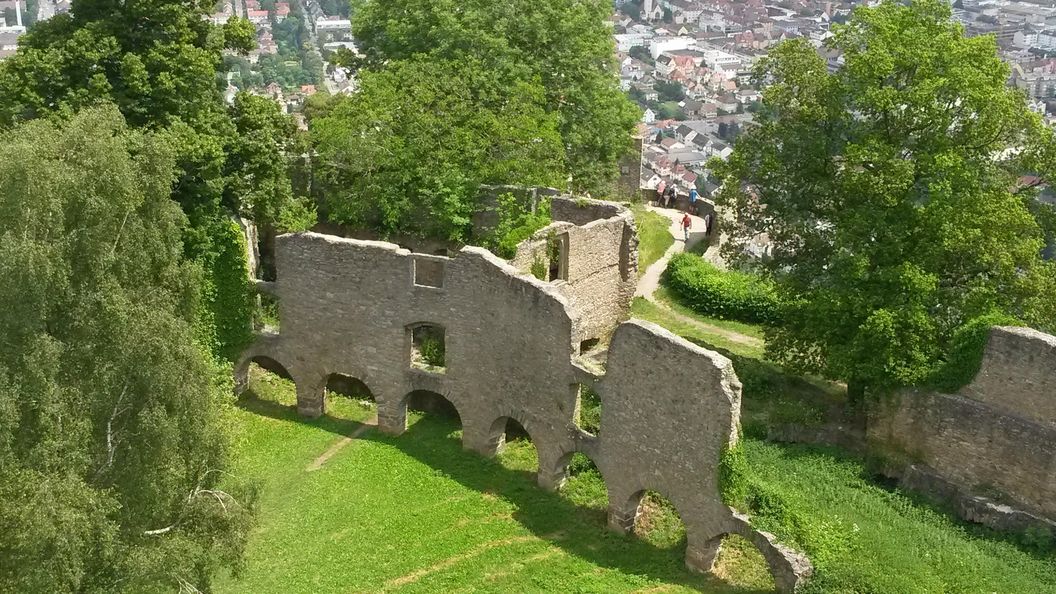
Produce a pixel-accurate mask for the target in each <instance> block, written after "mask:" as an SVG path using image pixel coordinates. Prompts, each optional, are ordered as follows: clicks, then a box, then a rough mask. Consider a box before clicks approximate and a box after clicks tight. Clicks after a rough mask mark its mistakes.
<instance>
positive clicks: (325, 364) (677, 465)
mask: <svg viewBox="0 0 1056 594" xmlns="http://www.w3.org/2000/svg"><path fill="white" fill-rule="evenodd" d="M632 229H633V228H632ZM612 241H613V242H615V238H613V239H612ZM421 258H422V257H421V255H418V254H412V253H411V252H409V251H407V250H404V249H401V248H399V247H398V246H396V245H393V244H388V243H383V242H375V241H362V240H352V239H343V238H338V237H332V236H326V235H320V234H317V233H299V234H294V235H283V236H280V237H279V238H277V240H276V260H277V279H276V281H275V283H274V284H273V285H269V290H273V291H274V292H275V294H277V296H278V298H279V315H280V318H281V333H279V334H268V335H263V336H261V337H260V338H259V339H258V340H257V342H256V343H255V344H254V345H252V346H251V347H250V348H249V349H247V351H246V352H245V353H244V354H243V356H242V357H241V359H240V361H239V362H238V364H237V365H236V369H235V373H236V386H239V387H240V388H244V387H245V385H246V374H247V371H248V368H249V365H250V364H251V363H253V362H255V361H260V362H262V363H265V364H267V365H270V366H271V367H272V368H274V367H275V366H276V365H278V366H281V368H283V369H285V371H286V372H287V373H288V375H289V376H290V377H291V378H292V379H293V381H294V383H295V385H296V388H297V407H298V410H299V411H300V413H301V414H303V415H305V416H309V417H316V416H319V415H321V414H324V413H325V407H326V390H325V386H326V384H327V380H328V378H329V376H330V375H331V374H344V375H348V376H351V377H354V378H357V379H359V380H361V381H362V382H363V383H364V384H366V386H368V387H369V389H370V390H371V392H372V393H373V395H374V397H375V400H376V402H377V406H378V424H379V428H380V429H381V430H383V431H385V432H388V433H391V434H400V433H402V432H404V431H405V429H406V416H407V403H408V399H409V397H410V396H411V394H412V393H414V392H416V391H420V390H426V391H430V392H433V393H436V394H440V395H442V396H443V397H445V398H446V399H447V400H449V401H450V402H451V403H452V404H453V405H454V407H455V408H456V409H457V411H458V414H459V417H460V419H461V422H462V426H463V438H462V439H463V445H464V447H465V448H467V449H469V450H473V451H476V452H479V453H481V454H483V455H485V456H492V455H494V454H495V453H496V452H497V451H498V450H499V449H500V448H501V447H502V445H503V443H504V434H505V429H506V423H507V420H508V419H514V420H516V421H517V422H519V423H520V424H521V425H522V426H523V427H524V428H525V430H526V431H527V432H528V433H529V435H530V437H531V439H532V442H533V443H534V444H535V447H536V449H537V451H538V454H539V473H538V482H539V484H540V486H542V487H543V488H547V489H556V488H558V487H559V486H560V485H561V483H562V482H563V481H564V479H565V476H566V469H567V466H568V463H569V461H570V459H571V457H572V455H573V454H574V453H576V452H582V453H584V454H586V455H588V456H590V457H591V458H592V459H593V460H594V462H595V463H596V464H597V466H598V468H599V469H600V471H601V472H602V474H603V477H604V479H605V483H606V486H607V489H608V491H609V500H610V502H611V505H610V510H609V525H610V526H611V527H613V528H614V529H616V530H621V531H625V530H629V529H630V528H631V527H633V524H634V519H635V516H636V515H637V513H638V504H639V500H640V499H641V496H642V494H643V493H644V491H645V490H647V489H648V490H657V491H659V492H661V493H663V494H664V495H665V496H667V497H668V498H670V499H671V501H672V502H673V503H674V504H675V505H676V507H677V509H678V511H679V514H680V516H681V517H682V519H683V521H684V522H685V524H686V527H687V534H688V543H689V545H688V547H687V551H686V563H687V565H688V566H689V567H690V568H692V569H694V570H698V571H708V570H710V569H711V567H712V564H713V561H714V559H715V556H716V553H717V552H718V549H719V546H720V544H721V539H722V537H723V536H724V535H726V534H740V535H743V536H745V537H746V538H748V539H749V540H750V541H751V542H753V543H755V544H756V546H757V547H759V549H760V550H761V551H762V552H763V555H764V557H765V558H766V559H767V561H768V562H769V564H770V566H771V570H772V572H773V573H774V576H775V581H776V583H777V585H778V586H779V588H780V589H781V590H782V591H784V592H791V591H793V590H794V589H795V588H796V587H797V586H798V585H799V584H800V583H802V581H803V580H804V579H806V577H807V576H809V574H810V571H811V568H810V563H809V561H807V560H806V558H805V557H803V556H802V555H800V554H798V553H796V552H795V551H792V550H790V549H787V548H785V547H783V546H782V545H780V544H779V543H777V542H776V540H775V539H774V537H773V536H772V535H769V534H767V533H764V532H760V531H757V530H754V529H753V528H751V525H750V523H749V521H748V519H747V518H745V517H744V516H741V515H739V514H737V513H736V512H735V511H734V510H732V509H731V508H729V507H727V506H725V505H724V504H723V503H722V499H721V496H720V493H719V484H718V481H719V465H720V460H721V457H722V454H723V452H724V451H725V449H726V448H727V447H729V446H730V445H731V444H733V443H735V442H736V440H737V422H738V417H739V413H740V391H741V386H740V382H739V381H738V380H737V376H736V374H735V373H734V370H733V367H732V364H731V362H730V361H729V360H728V359H726V358H725V357H723V356H721V355H719V354H717V353H714V352H711V351H707V350H704V349H702V348H700V347H698V346H696V345H693V344H692V343H689V342H687V341H685V340H684V339H682V338H679V337H677V336H675V335H673V334H670V333H668V332H667V331H665V330H663V329H661V328H659V327H657V326H654V325H652V324H648V323H644V322H637V321H631V322H624V323H623V324H621V325H620V326H619V328H618V329H617V331H616V333H615V336H614V338H613V341H612V344H611V346H610V359H609V363H608V366H607V368H608V372H607V373H606V374H605V375H601V376H599V375H596V374H594V373H593V372H591V371H588V370H586V369H584V368H582V367H580V366H579V365H577V364H576V362H575V360H574V357H573V355H574V353H573V351H574V347H573V343H572V341H571V340H570V337H572V336H573V333H574V319H575V310H574V306H573V303H572V300H571V299H570V298H569V297H568V296H566V294H565V293H564V291H563V290H562V289H561V287H559V286H555V285H554V284H551V283H546V282H543V281H540V280H537V279H535V278H533V277H531V276H530V275H526V274H523V273H522V272H521V271H519V270H518V269H517V268H515V267H513V266H511V265H510V264H509V263H507V262H505V261H503V260H501V259H500V258H498V257H496V256H494V255H492V254H491V253H489V252H487V251H486V250H483V249H479V248H473V247H466V248H463V249H462V250H461V251H460V252H459V253H457V254H456V255H454V256H453V257H450V258H448V257H437V256H432V257H428V258H427V260H428V263H429V271H428V278H427V279H419V280H428V283H429V284H430V285H440V286H423V285H422V284H421V283H416V282H415V264H416V261H418V260H420V259H421ZM437 266H439V267H440V268H441V271H440V272H439V273H438V272H437ZM438 275H440V277H442V278H439V279H438ZM438 280H439V282H438ZM422 323H428V324H432V325H437V326H441V327H443V329H444V336H445V343H446V356H445V367H444V369H443V371H442V372H437V371H426V370H424V369H419V368H416V367H414V366H413V365H412V360H411V351H412V341H411V329H412V328H414V327H416V326H417V325H419V324H422ZM582 383H589V384H595V385H596V389H597V391H598V393H599V394H600V395H601V398H602V402H603V406H602V423H601V431H600V432H599V433H600V435H598V436H594V435H590V434H588V433H586V432H584V431H583V430H581V429H580V428H578V427H577V426H576V418H577V414H576V411H577V406H578V398H579V396H578V395H579V390H580V384H582Z"/></svg>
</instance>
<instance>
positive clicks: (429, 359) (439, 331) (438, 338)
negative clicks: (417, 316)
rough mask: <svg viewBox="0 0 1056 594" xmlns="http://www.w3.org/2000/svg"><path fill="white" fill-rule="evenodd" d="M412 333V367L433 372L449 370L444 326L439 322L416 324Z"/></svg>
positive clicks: (411, 330) (411, 328) (410, 328)
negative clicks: (438, 323)
mask: <svg viewBox="0 0 1056 594" xmlns="http://www.w3.org/2000/svg"><path fill="white" fill-rule="evenodd" d="M408 332H410V335H411V367H414V368H417V369H423V370H425V371H429V372H432V373H444V372H445V371H446V370H447V344H446V339H445V336H444V327H443V326H440V325H437V324H415V325H413V326H410V327H409V328H408Z"/></svg>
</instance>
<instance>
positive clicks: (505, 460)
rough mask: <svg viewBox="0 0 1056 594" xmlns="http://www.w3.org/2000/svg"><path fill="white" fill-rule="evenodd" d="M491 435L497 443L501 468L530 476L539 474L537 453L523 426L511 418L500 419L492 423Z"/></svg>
mask: <svg viewBox="0 0 1056 594" xmlns="http://www.w3.org/2000/svg"><path fill="white" fill-rule="evenodd" d="M491 435H492V438H493V439H495V440H496V441H497V443H498V448H497V449H498V453H499V454H498V457H499V462H501V463H502V465H503V466H505V467H506V468H509V469H510V470H519V471H522V472H528V473H532V474H535V473H536V472H539V452H538V450H536V448H535V443H533V442H532V436H531V435H529V433H528V430H527V429H525V428H524V425H521V424H520V423H519V422H518V421H517V420H516V419H513V418H511V417H500V418H498V419H496V420H495V422H494V423H492V426H491Z"/></svg>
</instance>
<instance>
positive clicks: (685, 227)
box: [682, 212, 693, 243]
mask: <svg viewBox="0 0 1056 594" xmlns="http://www.w3.org/2000/svg"><path fill="white" fill-rule="evenodd" d="M692 226H693V219H691V218H690V217H689V213H688V212H687V213H685V214H683V215H682V235H683V237H684V240H685V242H686V243H689V228H690V227H692Z"/></svg>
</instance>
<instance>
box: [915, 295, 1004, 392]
mask: <svg viewBox="0 0 1056 594" xmlns="http://www.w3.org/2000/svg"><path fill="white" fill-rule="evenodd" d="M994 326H1022V323H1020V321H1019V320H1017V319H1016V318H1014V317H1012V316H1010V315H1008V314H1005V313H1002V312H992V313H988V314H984V315H981V316H979V317H977V318H974V319H972V320H969V321H968V322H967V323H965V324H964V325H963V326H961V327H960V328H958V329H957V330H955V331H954V333H953V336H952V337H951V338H950V344H949V346H948V347H947V349H946V353H947V356H946V359H945V361H943V362H941V363H940V364H939V366H938V367H937V368H936V370H935V372H934V373H933V374H932V378H931V381H930V382H929V383H930V384H931V386H932V387H934V388H936V389H938V390H940V391H942V392H946V393H953V392H956V391H957V390H960V389H961V388H962V387H964V386H966V385H968V384H969V383H970V382H971V381H972V380H973V379H975V375H976V374H977V373H979V366H980V365H981V364H982V362H983V351H984V350H986V343H987V341H988V340H989V338H990V329H991V328H993V327H994Z"/></svg>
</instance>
